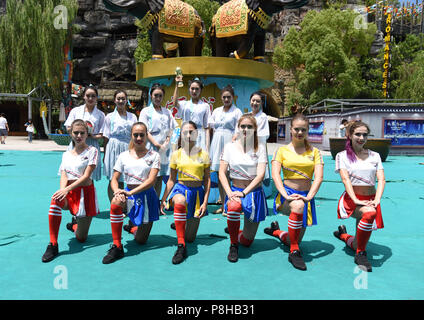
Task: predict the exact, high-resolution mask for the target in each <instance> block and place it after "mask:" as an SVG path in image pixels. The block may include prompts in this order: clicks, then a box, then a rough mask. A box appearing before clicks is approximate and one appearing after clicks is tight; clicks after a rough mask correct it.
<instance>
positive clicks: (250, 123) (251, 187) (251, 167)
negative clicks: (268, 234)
mask: <svg viewBox="0 0 424 320" xmlns="http://www.w3.org/2000/svg"><path fill="white" fill-rule="evenodd" d="M237 126H238V136H237V139H236V140H235V141H234V142H230V143H227V144H226V145H225V147H224V151H223V153H222V156H221V160H220V166H219V181H220V182H221V184H222V186H223V188H224V190H225V193H226V195H227V196H226V199H225V205H224V210H225V212H226V213H227V225H228V233H229V234H230V240H231V246H230V251H229V254H228V261H230V262H237V260H238V244H239V243H241V244H242V245H244V246H246V247H249V246H250V245H251V244H252V242H253V240H254V239H255V235H256V232H257V230H258V226H259V222H261V221H263V220H265V216H266V215H267V214H268V206H267V203H266V197H265V193H264V190H263V189H262V180H263V179H264V176H265V168H266V165H267V162H268V159H267V154H266V148H265V146H264V145H263V144H259V141H258V132H257V129H258V127H257V124H256V120H255V118H254V117H253V116H252V115H251V114H245V115H242V116H241V117H240V119H239V120H238V124H237ZM227 170H228V171H229V176H230V179H231V182H232V185H231V186H230V183H229V181H228V179H227ZM242 212H243V213H244V227H243V230H240V214H241V213H242Z"/></svg>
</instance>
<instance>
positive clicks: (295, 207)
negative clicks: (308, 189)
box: [290, 200, 305, 213]
mask: <svg viewBox="0 0 424 320" xmlns="http://www.w3.org/2000/svg"><path fill="white" fill-rule="evenodd" d="M304 208H305V203H304V202H303V200H293V201H291V202H290V209H291V211H294V212H297V213H302V212H303V209H304Z"/></svg>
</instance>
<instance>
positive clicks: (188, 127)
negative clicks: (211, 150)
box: [161, 121, 210, 264]
mask: <svg viewBox="0 0 424 320" xmlns="http://www.w3.org/2000/svg"><path fill="white" fill-rule="evenodd" d="M196 140H197V126H196V124H195V123H194V122H193V121H188V122H184V123H183V124H182V126H181V135H180V141H179V143H178V145H179V149H178V150H177V151H175V152H174V153H173V154H172V155H171V161H170V169H171V171H170V176H169V180H168V182H167V184H166V189H165V191H164V194H163V196H162V201H161V212H162V213H164V208H165V206H166V202H167V200H168V201H169V202H170V203H172V205H173V207H174V221H175V230H176V231H177V239H178V248H177V251H176V252H175V254H174V257H173V258H172V263H173V264H178V263H181V262H182V261H183V260H184V259H185V258H186V257H187V250H186V244H185V241H186V240H187V242H193V241H194V239H195V238H196V235H197V229H198V228H199V222H200V218H202V217H204V216H205V215H207V214H208V211H207V205H208V198H209V192H210V175H209V172H210V169H209V167H210V159H209V154H208V153H207V152H205V151H203V150H202V149H201V148H200V147H198V146H196ZM177 179H178V182H177V183H176V181H177ZM171 190H172V192H171ZM168 195H169V196H168Z"/></svg>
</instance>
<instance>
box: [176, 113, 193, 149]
mask: <svg viewBox="0 0 424 320" xmlns="http://www.w3.org/2000/svg"><path fill="white" fill-rule="evenodd" d="M189 124H191V125H192V126H193V127H194V129H196V131H197V125H196V124H195V123H194V122H193V121H191V120H189V121H185V122H184V123H183V124H182V125H181V131H180V137H179V138H178V149H179V148H181V140H182V139H181V136H182V134H183V128H184V127H185V126H186V125H189Z"/></svg>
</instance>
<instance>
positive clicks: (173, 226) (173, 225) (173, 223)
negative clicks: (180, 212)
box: [170, 222, 177, 230]
mask: <svg viewBox="0 0 424 320" xmlns="http://www.w3.org/2000/svg"><path fill="white" fill-rule="evenodd" d="M170 227H171V229H172V230H177V229H176V228H175V222H172V223H171V225H170Z"/></svg>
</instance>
